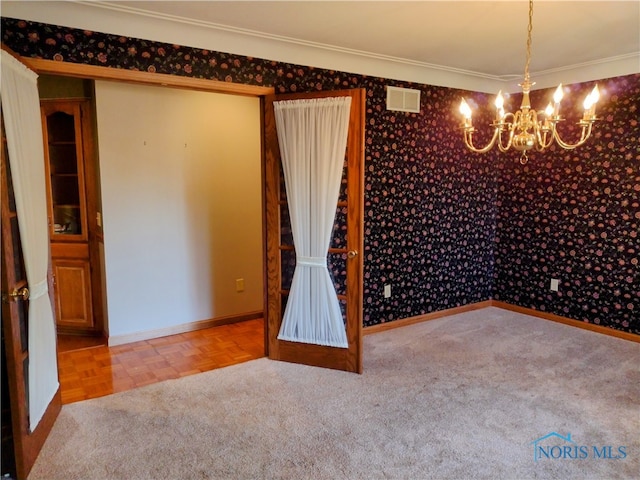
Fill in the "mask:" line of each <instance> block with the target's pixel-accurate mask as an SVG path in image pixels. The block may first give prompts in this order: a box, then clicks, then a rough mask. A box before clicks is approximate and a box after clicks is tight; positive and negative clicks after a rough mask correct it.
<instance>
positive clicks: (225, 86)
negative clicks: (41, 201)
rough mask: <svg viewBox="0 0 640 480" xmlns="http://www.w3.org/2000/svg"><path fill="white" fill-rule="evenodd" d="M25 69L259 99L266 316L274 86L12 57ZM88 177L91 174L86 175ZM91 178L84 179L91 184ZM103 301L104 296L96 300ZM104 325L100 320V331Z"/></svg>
mask: <svg viewBox="0 0 640 480" xmlns="http://www.w3.org/2000/svg"><path fill="white" fill-rule="evenodd" d="M16 56H17V57H18V58H19V59H20V61H22V62H23V63H24V64H25V65H27V66H28V67H29V68H31V69H32V70H34V71H35V72H36V73H38V74H48V75H59V76H64V77H71V78H80V79H87V80H104V81H115V82H121V83H122V82H124V83H131V84H134V85H149V86H156V87H167V88H178V89H182V90H196V91H202V92H211V93H222V94H231V95H243V96H249V97H255V98H259V99H260V111H261V117H260V121H261V125H260V130H261V131H260V139H261V159H260V163H261V172H262V178H261V184H262V190H263V193H262V243H263V245H262V255H263V267H262V270H263V273H262V277H263V285H264V289H263V312H264V315H265V317H266V312H267V310H266V309H267V292H266V284H267V266H266V262H267V259H266V255H267V248H266V220H265V216H266V214H265V193H264V192H265V191H266V186H265V167H264V164H265V155H264V97H265V96H266V95H272V94H274V93H275V88H274V87H264V86H258V85H245V84H240V83H232V82H222V81H219V80H208V79H202V78H192V77H181V76H177V75H169V74H163V73H151V72H144V71H137V70H125V69H120V68H113V67H106V66H98V65H84V64H77V63H69V62H57V61H54V60H44V59H41V58H31V57H20V56H18V55H16ZM89 174H91V173H89ZM94 180H95V179H91V178H89V179H87V181H94ZM100 301H102V302H104V301H105V299H104V297H101V298H100ZM106 323H107V322H106V321H104V319H103V328H104V327H105V326H106V325H105V324H106ZM267 340H268V339H267V329H266V328H265V337H264V348H265V355H267V354H268V351H267V348H268V341H267Z"/></svg>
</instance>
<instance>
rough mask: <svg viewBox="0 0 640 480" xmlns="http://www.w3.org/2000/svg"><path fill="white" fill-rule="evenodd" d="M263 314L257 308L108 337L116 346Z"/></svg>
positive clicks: (249, 318)
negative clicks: (237, 313) (235, 313)
mask: <svg viewBox="0 0 640 480" xmlns="http://www.w3.org/2000/svg"><path fill="white" fill-rule="evenodd" d="M262 316H263V312H262V310H257V311H255V312H248V313H242V314H239V315H229V316H227V317H218V318H210V319H208V320H199V321H197V322H188V323H181V324H180V325H172V326H171V327H164V328H156V329H154V330H145V331H142V332H135V333H127V334H124V335H113V336H110V337H109V338H108V345H109V346H110V347H114V346H116V345H124V344H125V343H133V342H141V341H144V340H151V339H153V338H160V337H166V336H169V335H178V334H180V333H186V332H193V331H195V330H202V329H203V328H211V327H217V326H220V325H228V324H230V323H238V322H243V321H245V320H252V319H254V318H262Z"/></svg>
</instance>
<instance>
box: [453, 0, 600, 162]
mask: <svg viewBox="0 0 640 480" xmlns="http://www.w3.org/2000/svg"><path fill="white" fill-rule="evenodd" d="M532 24H533V0H529V28H528V31H527V62H526V64H525V67H524V81H523V82H522V83H521V84H519V86H520V87H522V104H521V105H520V110H518V111H517V112H515V113H510V112H509V113H505V111H504V108H503V107H504V98H503V97H502V91H500V92H498V95H497V96H496V100H495V106H496V116H495V120H494V121H493V123H491V126H492V127H493V128H494V131H493V137H492V138H491V140H490V141H489V143H488V144H487V145H486V146H484V147H482V148H477V147H476V146H474V144H473V134H474V133H475V131H476V129H475V128H474V126H473V123H472V120H471V108H470V107H469V105H468V104H467V102H466V101H465V99H464V98H463V99H462V101H461V102H460V113H461V114H462V117H463V124H462V129H463V132H464V143H465V145H466V146H467V148H469V150H471V151H473V152H476V153H485V152H488V151H489V150H491V149H492V148H493V147H494V146H495V145H496V144H497V145H498V148H499V149H500V151H501V152H506V151H507V150H509V149H511V148H513V149H514V150H517V151H519V152H522V155H521V157H520V163H522V164H525V163H527V161H528V157H527V152H528V151H530V150H533V149H535V150H536V151H543V150H544V149H545V148H548V147H549V146H551V144H552V143H553V141H554V140H555V141H556V143H557V144H558V145H560V146H561V147H562V148H564V149H567V150H570V149H573V148H576V147H579V146H580V145H582V144H583V143H584V142H586V141H587V139H588V138H589V136H590V135H591V128H592V126H593V124H594V123H595V122H596V120H597V119H596V102H597V101H598V99H599V98H600V92H599V91H598V85H596V86H595V87H594V88H593V90H592V91H591V93H589V95H587V97H586V98H585V100H584V104H583V106H584V115H583V116H582V119H581V120H580V121H579V122H578V125H579V126H580V127H581V129H582V132H581V135H580V139H579V140H578V141H577V142H576V143H567V142H565V141H563V140H562V139H561V138H560V135H559V134H558V130H557V128H556V127H557V125H558V123H559V122H561V121H562V120H563V119H562V117H561V116H560V101H561V100H562V96H563V90H562V84H560V85H558V88H557V89H556V91H555V93H554V95H553V104H551V103H549V105H547V108H546V109H545V110H544V111H539V112H537V111H535V110H533V109H532V108H531V103H530V100H529V92H530V91H531V87H532V86H533V85H534V84H535V82H531V79H530V77H529V63H530V61H531V31H532Z"/></svg>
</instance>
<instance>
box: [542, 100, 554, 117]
mask: <svg viewBox="0 0 640 480" xmlns="http://www.w3.org/2000/svg"><path fill="white" fill-rule="evenodd" d="M544 114H545V115H546V116H547V117H550V116H551V115H553V105H551V102H549V104H547V108H545V109H544Z"/></svg>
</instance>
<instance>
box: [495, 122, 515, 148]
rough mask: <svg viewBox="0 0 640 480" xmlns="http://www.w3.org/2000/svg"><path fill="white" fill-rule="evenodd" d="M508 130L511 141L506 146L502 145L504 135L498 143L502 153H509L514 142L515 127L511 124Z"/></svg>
mask: <svg viewBox="0 0 640 480" xmlns="http://www.w3.org/2000/svg"><path fill="white" fill-rule="evenodd" d="M506 130H507V131H508V132H509V140H508V141H507V144H506V145H503V144H502V134H501V135H500V136H499V140H500V141H499V142H498V148H499V149H500V151H501V152H502V153H504V152H506V151H508V150H509V149H510V148H511V143H512V142H513V133H514V130H515V128H514V125H513V124H509V127H508V128H507V129H506Z"/></svg>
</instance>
